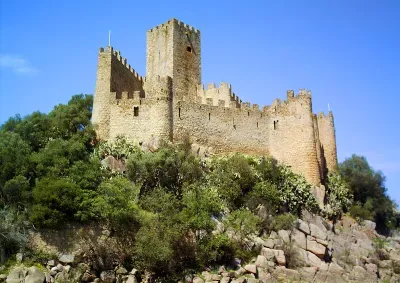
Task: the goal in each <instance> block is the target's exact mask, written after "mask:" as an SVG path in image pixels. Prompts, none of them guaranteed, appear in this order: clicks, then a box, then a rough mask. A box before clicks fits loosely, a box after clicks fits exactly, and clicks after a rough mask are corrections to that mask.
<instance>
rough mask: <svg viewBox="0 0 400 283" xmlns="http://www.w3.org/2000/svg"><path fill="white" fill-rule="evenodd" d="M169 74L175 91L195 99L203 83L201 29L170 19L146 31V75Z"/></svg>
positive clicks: (148, 76) (182, 96)
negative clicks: (198, 88)
mask: <svg viewBox="0 0 400 283" xmlns="http://www.w3.org/2000/svg"><path fill="white" fill-rule="evenodd" d="M155 76H161V77H164V76H169V77H171V78H172V80H173V94H174V97H176V98H179V99H195V97H196V95H197V85H199V84H200V83H201V42H200V31H199V30H198V29H195V28H193V27H191V26H189V25H187V24H184V23H182V22H181V21H178V20H176V19H171V20H169V21H167V22H166V23H164V24H161V25H158V26H156V27H155V28H152V29H150V30H148V31H147V51H146V79H149V80H151V79H152V78H154V77H155Z"/></svg>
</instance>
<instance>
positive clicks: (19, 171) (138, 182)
mask: <svg viewBox="0 0 400 283" xmlns="http://www.w3.org/2000/svg"><path fill="white" fill-rule="evenodd" d="M92 99H93V98H92V96H90V95H77V96H74V97H73V98H72V99H71V101H69V102H68V104H67V105H59V106H56V107H55V108H54V109H53V111H51V112H50V113H49V114H43V113H39V112H36V113H33V114H32V115H29V116H27V117H25V118H21V117H19V116H16V117H13V118H10V119H9V120H8V121H7V122H6V123H5V124H4V125H2V126H1V128H0V209H3V210H2V211H0V212H1V213H3V214H4V215H6V214H7V215H9V216H7V217H8V218H7V219H8V220H7V221H8V222H7V223H5V225H3V226H4V227H3V226H1V227H0V229H3V230H4V231H6V232H4V234H6V235H23V233H22V232H21V231H25V230H24V229H25V226H24V225H26V223H32V225H34V226H35V227H57V226H58V225H62V224H63V223H65V222H90V221H96V222H99V223H102V224H104V225H106V226H108V227H109V228H110V231H112V232H113V234H115V235H124V239H126V250H127V253H129V255H130V257H131V260H133V261H134V262H135V265H136V266H138V267H142V268H145V269H147V270H151V271H153V272H156V273H157V274H159V275H160V276H164V275H165V276H167V275H169V276H170V274H178V273H180V272H183V271H184V270H187V269H196V268H198V267H201V266H204V265H212V264H215V263H227V262H229V261H230V260H232V259H233V258H234V257H241V258H246V257H250V256H251V255H252V254H251V250H250V245H248V241H249V239H250V238H252V237H253V236H255V235H259V234H261V233H262V232H263V231H266V232H269V230H271V229H290V228H291V227H293V222H294V220H295V219H296V216H298V215H300V213H301V211H302V210H303V209H307V210H309V211H313V212H317V213H318V212H320V208H319V206H318V204H317V201H316V199H315V197H314V195H313V194H312V192H311V186H310V185H309V184H308V183H307V182H306V180H305V179H304V177H302V176H300V175H297V174H295V173H293V172H292V171H291V170H290V169H289V168H288V167H285V166H283V165H280V164H278V163H277V162H276V160H274V159H272V158H260V157H250V156H245V155H241V154H234V155H231V156H217V157H213V158H208V159H205V160H202V159H200V158H198V157H196V156H195V155H193V154H191V151H190V142H189V139H187V140H185V141H184V142H183V143H182V144H178V145H171V144H168V143H164V144H163V145H162V146H161V147H160V148H159V149H158V150H156V151H155V152H148V151H143V150H142V149H140V148H139V147H138V146H135V145H133V144H131V143H129V142H128V141H127V140H126V139H125V138H124V137H119V138H117V139H116V140H115V141H109V142H102V143H98V142H97V141H96V136H95V132H94V130H93V127H92V125H91V122H90V118H91V107H92ZM110 156H112V157H113V158H115V159H116V160H118V161H119V162H122V163H123V164H124V167H125V168H126V171H118V170H117V171H113V170H111V169H110V168H108V167H107V166H105V165H104V163H103V162H102V160H103V159H104V158H106V157H110ZM353 158H354V157H353ZM103 161H104V160H103ZM348 164H349V161H346V162H345V163H343V164H342V165H341V167H340V168H341V171H340V172H341V173H342V176H340V175H338V174H336V175H329V176H328V184H327V188H328V190H327V192H328V195H327V201H328V204H329V205H330V207H331V215H340V214H341V213H342V212H343V211H347V210H349V209H350V208H349V206H350V205H351V201H350V198H351V194H353V195H354V200H355V204H356V205H358V206H359V207H360V208H361V209H364V210H368V209H369V210H368V212H370V213H371V214H370V215H373V216H374V217H375V219H377V220H381V219H383V220H382V221H383V222H384V223H385V225H389V224H390V223H392V222H390V221H393V214H390V213H389V210H388V207H393V205H392V202H391V201H390V200H389V199H388V198H387V196H386V195H385V190H384V189H383V188H382V186H383V178H382V176H381V175H380V174H377V173H375V172H373V171H371V170H370V171H368V172H369V173H368V172H367V173H368V174H372V175H371V176H370V175H368V174H367V173H365V172H364V171H362V170H361V171H362V172H361V171H360V174H361V175H360V174H358V173H357V172H358V171H357V170H358V169H357V170H355V169H354V168H353V167H354V166H350V165H348ZM354 170H355V171H354ZM357 174H358V175H357ZM357 178H361V179H362V180H360V181H357ZM357 182H359V183H357ZM360 182H363V183H360ZM372 183H373V184H372ZM362 186H364V187H365V188H366V190H367V191H368V193H366V192H365V190H364V189H360V188H363V187H362ZM376 190H378V191H379V192H380V193H377V191H376ZM378 199H379V201H386V202H387V204H390V206H387V207H386V208H384V207H382V205H383V204H379V206H378V207H377V208H374V210H373V211H372V210H371V209H370V208H369V207H370V203H371V202H372V203H373V204H374V205H378V204H377V203H375V202H377V201H378ZM261 208H262V209H261ZM355 208H356V206H353V207H352V208H351V209H350V211H353V210H354V209H355ZM261 210H262V211H263V213H260V211H261ZM10 215H18V217H10ZM368 217H369V216H368ZM21 219H22V220H24V221H22V220H21ZM22 223H25V224H22ZM3 230H2V231H3ZM127 233H129V235H130V237H132V241H131V240H129V241H128V240H127V239H128V238H126V235H127ZM12 238H14V239H16V240H17V241H15V242H7V243H8V244H7V245H8V246H9V247H10V248H9V249H8V251H11V250H12V251H14V250H15V247H18V246H21V245H23V243H24V241H23V237H19V236H15V237H13V236H12V237H9V236H8V237H7V239H12ZM18 239H19V240H18ZM1 241H3V242H4V241H5V240H4V239H0V243H2V242H1ZM7 241H8V240H7Z"/></svg>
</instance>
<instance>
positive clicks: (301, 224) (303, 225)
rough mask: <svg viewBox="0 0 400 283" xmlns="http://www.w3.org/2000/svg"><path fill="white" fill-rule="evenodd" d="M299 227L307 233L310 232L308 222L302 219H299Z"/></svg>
mask: <svg viewBox="0 0 400 283" xmlns="http://www.w3.org/2000/svg"><path fill="white" fill-rule="evenodd" d="M297 229H299V230H300V231H302V232H303V233H305V234H307V235H309V234H310V227H309V226H308V223H307V222H305V221H303V220H301V219H298V220H297Z"/></svg>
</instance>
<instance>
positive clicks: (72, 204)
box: [30, 178, 83, 226]
mask: <svg viewBox="0 0 400 283" xmlns="http://www.w3.org/2000/svg"><path fill="white" fill-rule="evenodd" d="M82 195H83V192H82V190H81V189H80V188H79V186H78V185H76V184H75V183H73V182H72V181H71V180H70V179H68V178H44V179H42V180H40V181H39V182H38V183H37V184H36V186H35V187H34V189H33V200H34V203H35V204H34V205H33V207H32V211H31V215H30V219H31V221H32V222H33V223H35V224H36V225H38V226H55V225H57V224H59V223H61V222H62V221H64V220H71V219H73V218H74V216H75V214H76V213H77V212H78V211H79V208H80V203H81V199H80V198H81V197H82Z"/></svg>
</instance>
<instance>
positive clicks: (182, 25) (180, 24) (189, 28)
mask: <svg viewBox="0 0 400 283" xmlns="http://www.w3.org/2000/svg"><path fill="white" fill-rule="evenodd" d="M171 25H176V26H178V27H179V28H181V29H185V30H187V31H188V32H192V33H194V34H196V35H200V31H199V30H198V29H196V28H194V27H192V26H190V25H188V24H185V23H183V22H181V21H179V20H177V19H175V18H172V19H170V20H168V21H166V22H165V23H163V24H160V25H158V26H155V27H154V28H151V29H149V30H148V32H150V33H151V32H157V31H159V30H162V29H165V28H168V27H170V26H171Z"/></svg>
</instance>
